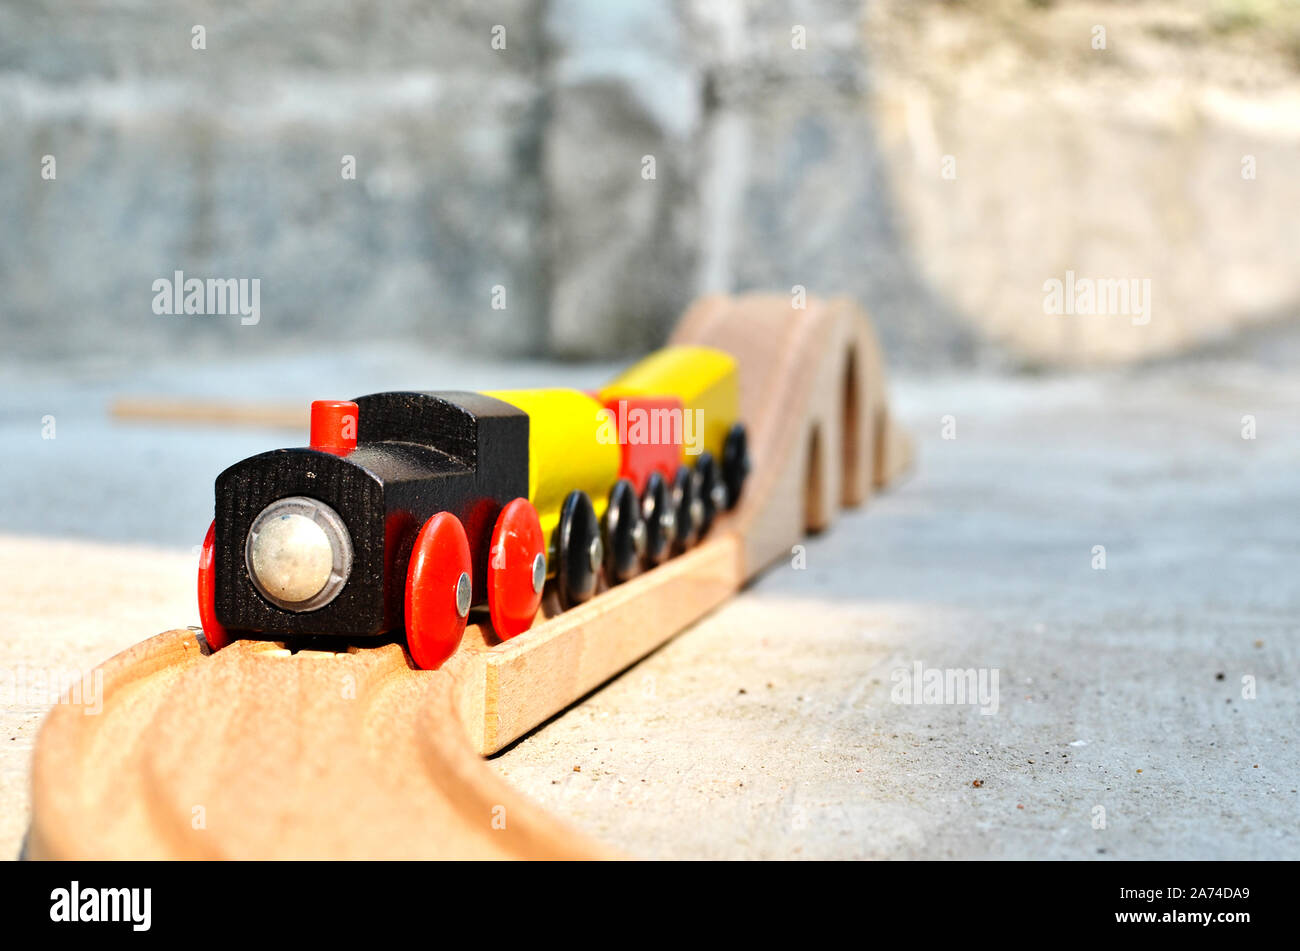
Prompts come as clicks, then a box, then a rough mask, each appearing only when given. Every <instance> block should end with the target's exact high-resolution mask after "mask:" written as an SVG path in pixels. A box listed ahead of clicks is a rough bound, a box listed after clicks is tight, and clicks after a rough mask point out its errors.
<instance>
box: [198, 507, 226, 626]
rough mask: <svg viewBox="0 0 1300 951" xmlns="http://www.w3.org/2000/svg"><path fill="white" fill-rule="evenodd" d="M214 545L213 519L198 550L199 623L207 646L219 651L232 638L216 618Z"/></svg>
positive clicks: (215, 532)
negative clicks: (200, 548)
mask: <svg viewBox="0 0 1300 951" xmlns="http://www.w3.org/2000/svg"><path fill="white" fill-rule="evenodd" d="M216 545H217V523H216V522H215V521H214V522H213V523H212V524H211V525H209V526H208V534H207V535H206V536H204V538H203V550H202V551H200V552H199V623H200V624H201V625H203V637H204V639H206V640H207V642H208V646H209V647H211V648H212V649H213V650H214V651H219V650H221V648H223V647H225V646H226V645H227V644H229V643H230V642H231V640H232V638H231V636H230V634H229V632H227V631H226V629H225V628H224V627H222V626H221V622H220V621H218V620H217V565H216V558H215V549H216Z"/></svg>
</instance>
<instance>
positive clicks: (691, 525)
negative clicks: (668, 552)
mask: <svg viewBox="0 0 1300 951" xmlns="http://www.w3.org/2000/svg"><path fill="white" fill-rule="evenodd" d="M671 494H672V506H673V518H674V520H675V521H676V523H677V536H676V538H675V539H674V541H673V550H674V551H677V552H683V551H686V549H688V548H692V547H694V545H695V543H696V542H697V541H699V540H700V523H701V522H703V521H704V500H703V499H701V498H700V478H699V476H698V475H697V474H696V473H695V470H694V469H692V468H691V467H690V466H678V467H677V474H676V475H675V476H673V488H672V493H671Z"/></svg>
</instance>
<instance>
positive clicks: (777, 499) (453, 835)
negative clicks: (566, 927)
mask: <svg viewBox="0 0 1300 951" xmlns="http://www.w3.org/2000/svg"><path fill="white" fill-rule="evenodd" d="M673 342H675V343H702V344H709V345H712V346H717V347H720V348H722V349H725V350H728V351H730V352H732V353H734V354H735V355H736V356H737V357H738V359H739V362H740V367H741V371H740V372H741V380H740V384H741V409H742V414H743V418H744V420H745V422H746V425H747V426H748V428H749V434H750V451H751V455H752V457H753V462H754V469H753V474H752V475H751V477H750V481H749V483H748V484H747V486H746V489H745V496H744V498H743V500H742V503H741V505H740V506H739V507H738V508H737V510H736V511H735V512H734V513H732V514H730V515H729V516H727V517H726V518H725V519H723V520H721V521H720V522H719V523H718V524H717V525H716V526H715V528H714V529H713V531H712V532H711V533H710V536H709V538H708V540H707V541H706V542H705V543H704V544H702V545H701V546H699V547H698V548H696V549H694V550H693V551H691V552H688V553H687V554H686V555H683V556H681V557H679V558H676V559H674V560H672V561H670V562H668V563H667V564H665V565H663V566H661V567H659V568H657V569H655V570H653V571H651V572H648V573H646V574H644V575H642V576H640V577H638V578H636V579H634V580H633V581H631V582H628V583H627V584H624V585H621V586H619V587H617V588H614V589H611V590H609V591H606V592H603V593H602V594H601V595H600V596H598V597H597V598H595V599H593V600H592V601H591V602H588V603H587V604H585V605H582V606H580V607H578V608H576V609H574V610H571V611H568V612H565V613H563V614H558V615H554V616H548V617H547V619H546V620H544V621H539V622H538V624H537V625H536V626H535V627H534V628H533V629H532V630H530V631H529V632H527V633H526V634H524V635H522V636H520V637H518V638H515V639H513V640H511V641H507V642H504V643H499V642H497V641H496V639H495V637H494V636H493V634H492V632H491V629H490V627H485V626H481V625H470V626H469V628H468V629H467V631H466V634H465V639H464V641H463V643H462V645H461V649H460V651H459V652H458V653H457V654H456V656H455V657H453V658H452V660H450V661H449V662H448V663H447V664H446V665H445V666H444V667H443V668H442V669H441V670H437V671H419V670H414V669H412V668H411V666H410V662H409V659H408V658H407V655H406V653H405V651H404V649H403V648H402V647H401V645H400V644H398V643H390V644H386V645H383V646H380V647H374V648H366V649H360V650H353V651H349V652H347V653H331V652H318V651H299V652H297V653H292V654H291V653H290V652H289V651H287V650H285V649H283V648H282V647H281V646H280V645H278V644H274V643H262V642H252V641H241V642H237V643H235V644H233V645H231V646H230V647H228V648H226V649H225V650H223V651H220V652H218V653H216V654H210V653H208V652H207V649H206V645H205V644H204V643H203V642H202V641H201V639H200V638H199V637H198V635H197V634H196V632H195V631H193V630H188V629H183V630H174V631H168V632H166V633H164V634H159V635H158V636H156V637H153V638H150V639H149V640H146V641H143V642H142V643H140V644H137V645H136V646H135V647H133V648H131V649H130V650H127V651H125V652H123V653H122V654H119V655H118V656H116V657H114V658H112V659H110V660H109V661H107V662H106V663H105V664H103V665H102V668H101V669H102V670H103V673H104V689H103V711H102V713H101V714H99V715H97V716H86V715H84V711H83V709H82V708H80V707H78V706H76V705H74V704H60V705H56V706H55V708H54V709H53V711H52V712H51V713H50V715H49V717H48V719H47V720H46V723H45V726H44V728H43V730H42V733H41V736H40V740H39V743H38V745H37V748H36V752H35V758H34V762H33V776H32V787H33V788H32V824H31V830H30V835H29V839H28V854H29V855H30V857H32V858H74V857H82V858H301V857H321V858H326V857H327V858H599V857H611V856H613V855H614V852H613V851H612V850H610V849H608V848H607V847H605V846H603V845H602V844H600V843H598V842H594V841H591V840H589V839H587V838H586V837H584V836H582V835H581V834H579V833H577V832H575V831H574V830H573V829H572V828H570V827H569V826H567V825H566V824H565V823H564V822H563V821H562V820H560V819H558V818H556V817H554V816H551V815H549V814H547V813H546V812H544V811H543V810H542V809H540V808H539V807H537V806H536V805H534V804H532V803H531V802H529V801H528V800H527V799H526V798H524V797H523V796H522V795H521V794H519V793H517V792H515V791H514V790H512V789H511V788H510V787H509V786H508V785H507V784H506V783H504V782H503V781H502V780H501V779H500V778H499V777H498V776H497V775H496V773H495V772H494V771H493V770H492V768H491V767H489V766H488V765H487V764H486V763H485V762H484V761H483V758H482V757H483V755H484V754H490V753H493V752H495V751H497V750H499V749H501V748H502V747H504V746H505V745H507V744H508V743H510V742H511V741H513V740H515V739H517V738H518V737H520V736H523V735H524V734H525V733H527V732H528V731H529V730H531V729H533V728H534V727H536V726H537V725H538V724H540V723H542V722H544V721H545V720H547V719H548V718H550V717H551V716H553V715H554V714H556V713H557V712H559V711H561V710H563V709H564V708H565V707H567V706H569V705H570V704H572V703H574V702H575V701H577V700H578V699H580V698H581V697H583V696H584V695H586V694H587V693H589V692H590V691H591V690H593V689H595V688H596V687H598V686H600V685H601V684H602V683H604V682H605V681H607V680H609V679H610V678H611V677H614V676H616V675H617V674H618V673H620V672H621V671H623V670H625V669H626V668H627V667H629V666H630V665H632V664H634V663H635V662H636V661H637V660H639V659H640V658H642V657H644V656H645V655H646V654H648V653H649V652H650V651H652V650H654V649H655V648H656V647H658V646H660V645H661V644H662V643H664V642H665V641H667V640H668V639H669V638H671V637H673V636H674V635H675V634H677V633H679V632H680V631H682V630H684V629H685V628H687V627H688V626H689V625H691V624H692V623H693V622H695V621H696V620H698V619H699V618H700V617H702V616H703V615H705V614H707V613H708V612H709V611H711V610H712V609H713V608H715V607H716V606H717V605H719V604H720V603H721V602H723V601H725V600H726V599H727V598H729V597H730V596H731V595H732V594H733V593H735V591H736V590H737V589H739V588H740V587H741V586H742V585H743V584H744V583H745V581H746V580H747V579H749V578H751V577H752V576H753V575H754V574H756V573H757V572H758V571H760V570H761V569H762V568H763V567H765V566H766V565H768V564H770V563H771V562H772V561H774V560H776V559H780V558H786V557H789V556H790V551H791V546H792V545H794V544H795V543H796V542H797V541H798V540H799V539H800V538H801V537H802V536H803V534H804V532H805V531H806V530H808V529H820V528H823V527H825V526H826V525H827V524H829V522H830V519H831V516H832V514H833V513H834V511H835V510H836V508H837V507H838V506H839V505H841V504H847V505H853V504H857V503H860V502H862V501H865V500H866V499H867V498H868V497H869V495H870V494H871V492H872V490H873V488H874V487H876V486H881V485H885V484H887V483H888V482H890V481H891V480H892V479H893V478H894V477H895V476H897V475H898V474H899V473H900V472H902V471H903V469H905V468H906V467H907V465H908V464H909V461H910V447H909V443H908V441H907V439H906V437H905V435H904V434H903V433H902V432H901V431H899V430H898V428H897V427H896V426H895V425H894V423H893V421H892V419H891V417H890V415H889V413H888V411H887V405H886V400H885V382H884V375H883V367H882V364H881V357H880V351H879V347H878V345H877V342H876V339H875V336H874V334H873V333H872V330H871V327H870V325H869V323H868V321H867V319H866V318H865V316H864V315H862V313H861V312H860V311H858V310H857V309H856V307H855V306H854V305H853V304H851V303H848V302H844V301H829V302H821V301H809V302H808V306H807V307H806V308H804V309H794V308H792V307H791V302H790V299H788V298H785V297H743V298H725V297H715V298H707V299H704V300H702V301H700V302H698V303H697V304H696V305H695V306H694V307H693V308H692V309H691V310H690V311H689V312H688V313H687V314H686V316H685V317H684V318H683V319H682V322H681V324H680V326H679V328H678V330H677V332H676V334H675V335H674V338H673ZM543 611H544V612H547V611H548V609H547V608H546V607H545V606H544V607H543Z"/></svg>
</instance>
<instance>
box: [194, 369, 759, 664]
mask: <svg viewBox="0 0 1300 951" xmlns="http://www.w3.org/2000/svg"><path fill="white" fill-rule="evenodd" d="M738 415H739V392H738V383H737V371H736V361H735V359H734V358H733V357H732V356H730V355H729V354H726V353H724V352H722V351H720V350H715V349H712V348H709V347H701V346H677V347H669V348H667V349H664V350H660V351H658V352H657V353H654V354H652V355H651V356H649V357H648V358H646V359H645V360H642V361H641V362H639V363H637V364H635V365H634V366H633V367H631V368H630V369H629V370H627V371H626V372H625V373H623V374H622V375H620V376H619V377H617V378H616V379H614V380H613V381H612V382H611V383H610V384H609V385H608V386H606V387H604V388H603V389H601V390H600V391H599V392H597V393H587V392H581V391H578V390H565V389H547V390H513V391H494V392H483V393H471V392H439V393H408V392H398V393H376V394H374V395H372V396H363V397H360V398H358V399H357V400H355V401H328V400H325V401H317V402H315V403H313V404H312V411H311V437H310V443H311V444H310V446H308V447H306V448H298V449H280V450H275V451H272V452H266V453H262V454H260V455H257V456H253V457H251V458H249V459H245V460H244V461H243V462H239V463H237V464H235V465H233V466H231V467H230V468H229V469H226V470H225V471H224V472H222V473H221V475H219V476H218V477H217V480H216V518H215V520H214V521H213V523H212V526H211V527H210V528H209V529H208V534H207V537H206V539H205V540H204V543H203V549H202V553H201V556H200V560H199V575H198V596H199V614H200V619H201V622H202V626H203V631H204V635H205V637H206V639H207V641H208V644H209V645H210V646H211V647H212V648H213V649H214V650H215V649H219V648H221V647H222V646H224V645H225V644H227V643H229V642H230V641H231V640H232V639H234V638H236V637H247V638H260V639H274V640H286V641H294V640H306V639H312V640H314V639H316V638H335V639H344V640H347V641H349V642H359V641H366V640H370V639H375V638H381V637H385V636H391V635H393V634H395V633H397V632H399V631H404V632H405V637H406V643H407V647H408V648H409V651H410V655H411V658H412V660H413V661H414V663H415V664H416V665H417V666H419V667H422V668H425V669H431V668H436V667H438V666H439V665H441V664H442V663H443V662H444V661H445V660H446V659H447V658H448V657H450V656H451V654H452V653H453V652H455V650H456V648H457V646H458V645H459V644H460V641H461V637H462V635H463V633H464V630H465V625H466V622H467V619H468V617H469V613H470V610H471V608H473V607H475V606H480V607H482V606H486V608H487V609H488V613H489V616H490V618H491V621H492V627H493V629H494V630H495V632H496V634H497V636H498V637H499V638H501V639H503V640H504V639H508V638H511V637H514V636H516V635H518V634H521V633H523V632H524V631H526V630H528V628H529V627H530V626H531V625H532V623H533V620H534V618H535V617H536V616H537V613H538V610H539V608H540V607H541V604H542V600H543V597H544V595H545V594H546V593H547V591H548V585H549V590H550V591H552V592H553V594H554V598H555V605H556V606H557V607H558V608H559V609H560V610H566V609H568V608H570V607H572V606H573V605H576V604H579V603H581V602H584V601H586V600H588V599H589V598H591V597H592V596H593V595H594V594H595V593H596V592H597V590H598V589H599V587H600V586H601V585H602V584H605V585H614V584H618V583H620V582H622V581H626V580H628V579H629V578H631V577H633V576H635V575H636V574H638V573H640V572H641V571H644V570H647V569H650V568H653V567H654V566H655V565H657V564H660V563H661V562H663V561H664V560H665V559H667V558H669V557H671V556H672V555H673V554H677V553H680V552H682V551H685V550H686V549H688V548H690V547H692V546H693V545H695V544H696V543H697V542H698V541H699V539H700V538H701V537H703V536H704V534H705V533H707V532H708V531H709V528H710V526H711V525H712V524H713V521H714V519H715V517H716V516H717V514H718V513H719V512H721V511H723V510H725V509H729V508H731V507H733V506H735V504H736V502H737V500H738V499H739V497H740V493H741V489H742V487H743V485H744V482H745V477H746V475H747V473H748V470H749V456H748V451H747V447H746V436H745V428H744V426H743V424H742V423H741V422H740V420H739V419H738V418H737V417H738Z"/></svg>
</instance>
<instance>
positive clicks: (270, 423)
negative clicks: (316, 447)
mask: <svg viewBox="0 0 1300 951" xmlns="http://www.w3.org/2000/svg"><path fill="white" fill-rule="evenodd" d="M109 413H110V415H111V416H112V417H113V418H114V419H122V420H129V421H131V422H148V423H177V424H182V425H190V426H194V425H210V426H260V427H264V428H267V429H294V430H298V431H301V432H303V433H306V432H307V423H308V421H309V420H310V417H311V414H310V412H309V411H308V410H306V409H304V408H303V407H301V406H267V405H265V404H259V403H242V404H241V403H227V402H223V401H220V400H174V399H163V398H160V397H148V396H123V397H119V398H118V399H115V400H114V401H113V403H112V405H111V406H110V407H109Z"/></svg>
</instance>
